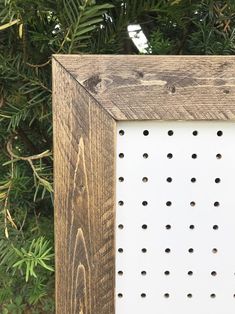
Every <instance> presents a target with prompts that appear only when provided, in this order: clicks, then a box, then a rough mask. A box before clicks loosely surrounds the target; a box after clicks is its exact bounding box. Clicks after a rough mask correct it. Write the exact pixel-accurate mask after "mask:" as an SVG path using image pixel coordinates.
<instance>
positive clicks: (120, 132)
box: [119, 130, 223, 137]
mask: <svg viewBox="0 0 235 314" xmlns="http://www.w3.org/2000/svg"><path fill="white" fill-rule="evenodd" d="M124 134H125V131H124V130H120V131H119V135H121V136H123V135H124ZM167 134H168V135H169V136H173V135H174V131H173V130H169V131H168V132H167ZM192 134H193V136H197V135H198V131H197V130H194V131H193V132H192ZM216 134H217V136H219V137H220V136H222V135H223V131H221V130H219V131H217V133H216ZM143 135H144V136H148V135H149V130H144V131H143Z"/></svg>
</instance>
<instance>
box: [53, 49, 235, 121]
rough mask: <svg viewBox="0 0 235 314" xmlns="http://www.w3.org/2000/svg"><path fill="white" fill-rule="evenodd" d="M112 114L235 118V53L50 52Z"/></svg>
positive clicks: (121, 116)
mask: <svg viewBox="0 0 235 314" xmlns="http://www.w3.org/2000/svg"><path fill="white" fill-rule="evenodd" d="M55 57H56V59H58V60H59V61H60V62H61V63H62V64H63V65H64V66H65V67H66V69H67V70H68V71H69V72H70V73H71V74H72V75H73V77H74V78H76V80H77V81H78V82H79V83H80V84H81V85H82V86H83V87H84V88H86V90H87V91H88V92H89V93H90V94H91V95H92V96H94V97H95V99H96V100H97V101H98V102H99V103H100V104H101V105H102V106H103V107H104V109H105V110H107V112H109V114H110V115H111V116H112V117H113V118H114V119H116V120H145V119H160V120H195V119H196V120H234V119H235V88H234V87H235V75H234V73H235V56H132V55H128V56H127V55H125V56H116V55H57V56H55Z"/></svg>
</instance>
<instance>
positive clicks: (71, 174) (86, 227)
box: [53, 61, 115, 314]
mask: <svg viewBox="0 0 235 314" xmlns="http://www.w3.org/2000/svg"><path fill="white" fill-rule="evenodd" d="M53 71H54V72H53V77H54V83H53V90H54V98H53V109H54V117H53V122H54V155H55V170H54V176H55V238H56V308H57V314H59V313H61V314H65V313H66V314H70V313H77V314H87V313H97V314H98V313H100V314H101V313H102V314H110V313H113V312H114V269H115V263H114V260H115V258H114V227H113V226H114V203H115V202H114V182H115V181H114V180H115V175H114V156H115V152H114V150H115V144H114V134H115V123H114V120H113V119H112V118H111V117H110V116H109V114H107V113H106V112H105V110H103V109H102V108H101V107H100V106H99V105H98V104H97V103H96V102H95V100H94V99H93V98H92V97H91V96H89V95H88V94H87V92H86V91H85V90H84V89H83V88H82V87H81V86H79V85H78V84H77V82H76V81H75V80H74V79H73V78H72V77H71V76H70V74H69V73H68V72H67V71H66V70H65V69H64V68H63V67H61V65H60V64H59V63H57V62H56V61H54V64H53Z"/></svg>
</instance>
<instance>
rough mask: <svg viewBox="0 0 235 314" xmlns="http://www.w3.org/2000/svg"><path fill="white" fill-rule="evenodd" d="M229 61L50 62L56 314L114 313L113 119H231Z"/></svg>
mask: <svg viewBox="0 0 235 314" xmlns="http://www.w3.org/2000/svg"><path fill="white" fill-rule="evenodd" d="M234 61H235V57H233V56H226V57H224V56H108V55H105V56H101V55H99V56H96V55H87V56H85V55H55V56H54V57H53V125H54V153H55V172H54V175H55V242H56V308H57V314H60V313H61V314H64V313H66V314H70V313H71V314H72V313H73V314H75V313H78V314H114V313H115V309H114V305H115V294H114V291H115V241H114V240H115V231H114V226H115V145H116V144H115V136H116V122H117V121H120V120H150V119H151V120H234V119H235V88H234V86H235V75H234V74H235V62H234Z"/></svg>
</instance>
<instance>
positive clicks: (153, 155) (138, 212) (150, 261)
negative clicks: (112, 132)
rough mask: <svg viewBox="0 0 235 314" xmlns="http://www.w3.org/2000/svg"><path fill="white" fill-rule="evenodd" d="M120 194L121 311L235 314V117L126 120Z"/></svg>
mask: <svg viewBox="0 0 235 314" xmlns="http://www.w3.org/2000/svg"><path fill="white" fill-rule="evenodd" d="M120 130H123V131H124V135H120V134H119V131H120ZM144 130H148V131H149V134H148V135H147V136H144V135H143V131H144ZM169 130H172V131H173V132H174V134H173V135H172V136H169V135H168V131H169ZM193 131H197V132H198V134H197V135H193V134H192V132H193ZM217 131H222V132H223V134H222V136H218V135H217ZM120 153H121V154H124V157H123V158H120V157H119V154H120ZM169 153H170V154H172V155H173V157H172V158H171V159H170V158H168V157H167V155H168V154H169ZM143 154H148V158H143ZM192 154H197V158H196V159H193V158H192ZM217 154H221V156H222V158H217V157H218V156H217V157H216V155H217ZM120 177H123V178H124V181H122V182H120V181H119V178H120ZM144 177H147V178H148V181H147V182H143V181H142V179H143V178H144ZM168 177H169V178H172V182H167V178H168ZM191 178H196V182H191ZM216 178H219V179H220V180H221V181H220V182H219V183H216V182H215V179H216ZM116 196H117V206H116V251H117V253H116V314H143V313H145V314H234V313H235V297H234V295H235V123H233V122H157V121H147V122H146V121H143V122H141V121H136V122H119V123H118V134H117V192H116ZM120 201H122V202H124V204H123V205H122V206H121V205H119V202H120ZM143 201H147V202H148V205H147V206H143V205H142V202H143ZM168 201H169V202H171V206H166V202H168ZM191 202H195V206H191V205H193V203H191ZM215 202H219V206H214V203H215ZM190 203H191V205H190ZM217 205H218V204H217ZM120 225H123V229H121V228H120V227H122V226H120ZM143 225H147V229H143V228H142V226H143ZM167 225H170V227H171V229H166V226H167ZM190 225H193V226H194V229H190ZM213 226H218V229H217V230H214V229H213ZM168 228H169V226H168ZM191 228H193V227H192V226H191ZM120 248H121V249H123V252H122V253H120V252H119V251H118V250H119V249H120ZM143 248H146V249H147V252H146V253H143V252H142V249H143ZM167 248H169V249H170V250H171V252H170V253H166V252H165V249H167ZM190 248H192V249H193V250H194V252H193V253H189V251H188V250H189V249H190ZM213 249H214V251H213ZM215 249H216V250H217V252H216V250H215ZM120 271H121V272H123V274H120ZM143 271H145V272H146V275H142V274H141V272H143ZM166 271H168V272H170V274H168V275H166V274H165V272H166ZM190 271H191V272H193V275H189V274H188V272H190ZM118 272H119V274H118ZM212 272H216V273H212ZM213 275H214V276H213ZM141 294H144V295H142V296H141ZM143 296H144V297H143ZM167 296H168V297H167ZM190 296H191V297H190Z"/></svg>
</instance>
